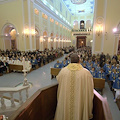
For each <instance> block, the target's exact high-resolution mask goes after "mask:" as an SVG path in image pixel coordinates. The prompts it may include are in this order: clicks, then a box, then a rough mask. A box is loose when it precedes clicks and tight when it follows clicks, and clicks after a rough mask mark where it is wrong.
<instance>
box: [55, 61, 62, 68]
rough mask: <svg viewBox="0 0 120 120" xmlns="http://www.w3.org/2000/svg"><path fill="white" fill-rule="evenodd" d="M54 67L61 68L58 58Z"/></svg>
mask: <svg viewBox="0 0 120 120" xmlns="http://www.w3.org/2000/svg"><path fill="white" fill-rule="evenodd" d="M54 68H62V65H61V63H60V62H59V60H58V61H57V63H55V65H54Z"/></svg>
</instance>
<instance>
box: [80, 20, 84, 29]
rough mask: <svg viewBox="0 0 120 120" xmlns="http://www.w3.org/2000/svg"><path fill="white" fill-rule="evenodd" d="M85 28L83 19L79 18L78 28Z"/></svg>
mask: <svg viewBox="0 0 120 120" xmlns="http://www.w3.org/2000/svg"><path fill="white" fill-rule="evenodd" d="M84 28H85V21H84V20H81V21H80V29H84Z"/></svg>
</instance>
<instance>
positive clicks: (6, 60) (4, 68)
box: [0, 47, 74, 75]
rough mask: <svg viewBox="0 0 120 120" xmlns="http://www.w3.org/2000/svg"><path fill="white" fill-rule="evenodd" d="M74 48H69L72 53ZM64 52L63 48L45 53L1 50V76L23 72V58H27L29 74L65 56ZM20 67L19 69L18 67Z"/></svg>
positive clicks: (26, 64) (26, 63)
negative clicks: (13, 72)
mask: <svg viewBox="0 0 120 120" xmlns="http://www.w3.org/2000/svg"><path fill="white" fill-rule="evenodd" d="M73 48H74V47H67V49H68V50H70V51H72V50H73ZM63 54H64V51H63V50H62V48H57V49H52V50H49V49H45V50H44V51H39V50H35V51H26V52H24V51H19V50H16V49H13V50H6V51H4V50H3V51H2V50H0V75H3V73H9V71H10V72H11V71H22V69H23V57H24V58H25V69H26V70H27V71H28V72H29V71H31V69H33V70H34V69H37V68H39V67H41V66H43V65H45V64H47V63H49V62H51V61H54V60H55V59H57V58H59V57H61V56H63ZM17 66H18V67H17Z"/></svg>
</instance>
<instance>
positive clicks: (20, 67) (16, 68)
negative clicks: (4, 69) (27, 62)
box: [9, 64, 23, 72]
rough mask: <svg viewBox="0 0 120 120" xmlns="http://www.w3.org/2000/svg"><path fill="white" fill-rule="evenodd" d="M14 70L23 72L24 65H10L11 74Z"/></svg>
mask: <svg viewBox="0 0 120 120" xmlns="http://www.w3.org/2000/svg"><path fill="white" fill-rule="evenodd" d="M12 70H16V71H21V72H22V70H23V65H14V64H9V72H12Z"/></svg>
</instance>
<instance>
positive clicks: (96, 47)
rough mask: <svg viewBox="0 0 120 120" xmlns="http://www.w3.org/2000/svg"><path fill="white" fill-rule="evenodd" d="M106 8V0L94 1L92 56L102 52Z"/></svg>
mask: <svg viewBox="0 0 120 120" xmlns="http://www.w3.org/2000/svg"><path fill="white" fill-rule="evenodd" d="M101 8H102V9H101ZM106 8H107V0H95V12H94V25H93V46H92V54H96V53H101V52H103V48H104V34H105V20H106Z"/></svg>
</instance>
